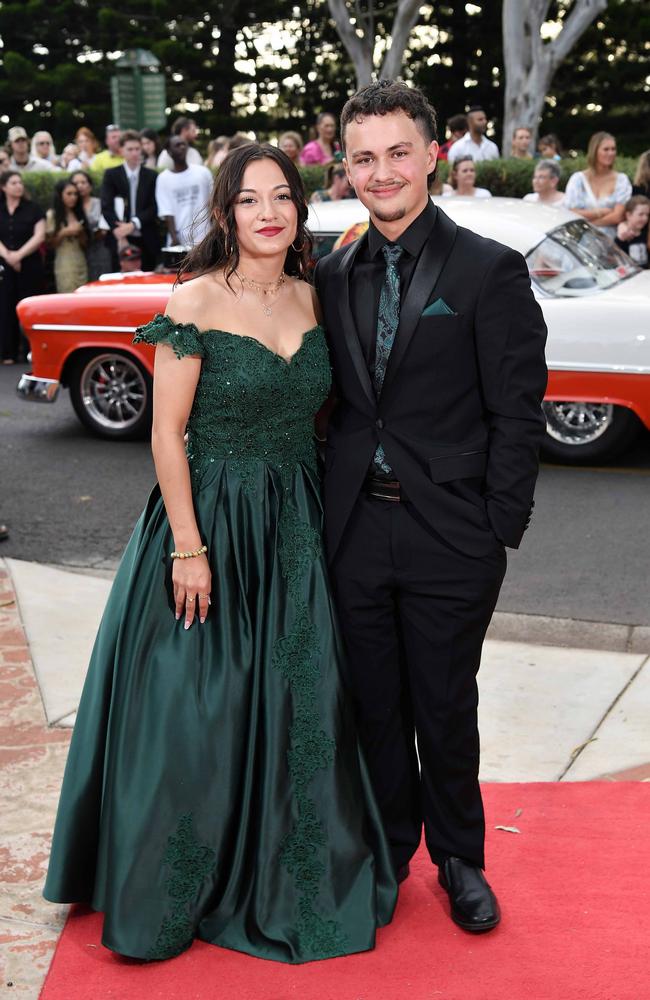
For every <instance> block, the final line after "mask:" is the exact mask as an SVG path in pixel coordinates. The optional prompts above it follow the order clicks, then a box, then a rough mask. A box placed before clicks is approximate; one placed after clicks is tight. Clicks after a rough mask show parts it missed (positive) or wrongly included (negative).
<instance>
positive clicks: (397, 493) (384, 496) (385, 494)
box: [364, 476, 406, 503]
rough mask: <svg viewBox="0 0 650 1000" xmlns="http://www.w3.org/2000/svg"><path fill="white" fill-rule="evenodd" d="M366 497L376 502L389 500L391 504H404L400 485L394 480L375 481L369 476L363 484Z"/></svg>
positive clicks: (375, 479)
mask: <svg viewBox="0 0 650 1000" xmlns="http://www.w3.org/2000/svg"><path fill="white" fill-rule="evenodd" d="M364 490H365V492H366V496H369V497H373V498H374V499H376V500H391V501H392V502H393V503H404V502H405V500H406V496H405V494H404V491H403V489H402V486H401V484H400V483H398V482H397V480H395V479H377V478H375V477H373V476H370V477H369V478H368V479H366V481H365V483H364Z"/></svg>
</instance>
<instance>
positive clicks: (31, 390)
mask: <svg viewBox="0 0 650 1000" xmlns="http://www.w3.org/2000/svg"><path fill="white" fill-rule="evenodd" d="M60 388H61V383H60V382H58V381H57V380H56V379H54V378H36V376H35V375H21V376H20V379H19V381H18V385H17V386H16V392H17V393H18V395H19V396H21V397H22V399H28V400H30V402H32V403H53V402H54V401H55V399H56V397H57V396H58V395H59V389H60Z"/></svg>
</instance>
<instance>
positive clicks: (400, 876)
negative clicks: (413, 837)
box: [395, 861, 411, 885]
mask: <svg viewBox="0 0 650 1000" xmlns="http://www.w3.org/2000/svg"><path fill="white" fill-rule="evenodd" d="M410 874H411V869H410V868H409V863H408V861H407V862H406V864H405V865H400V866H399V868H398V869H397V871H396V872H395V879H396V880H397V884H398V885H401V883H402V882H403V881H404V880H405V879H407V878H408V877H409V875H410Z"/></svg>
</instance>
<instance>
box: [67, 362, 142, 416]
mask: <svg viewBox="0 0 650 1000" xmlns="http://www.w3.org/2000/svg"><path fill="white" fill-rule="evenodd" d="M81 398H82V399H83V404H84V406H85V408H86V410H87V411H88V413H89V414H90V416H91V417H92V419H93V420H94V421H95V423H97V424H100V425H101V426H102V427H109V428H111V429H113V430H127V429H128V428H129V427H132V426H133V424H135V423H136V422H137V421H138V419H139V418H140V416H141V415H142V412H143V410H144V408H145V406H146V404H147V386H146V383H145V380H144V378H143V376H142V372H141V371H140V369H139V368H138V367H137V365H135V364H134V363H133V362H132V361H130V360H129V358H126V357H123V356H122V355H120V354H101V355H98V356H97V357H95V358H92V360H91V361H89V362H88V364H87V365H86V367H85V368H84V370H83V372H82V374H81Z"/></svg>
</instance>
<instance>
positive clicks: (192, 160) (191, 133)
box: [157, 117, 203, 170]
mask: <svg viewBox="0 0 650 1000" xmlns="http://www.w3.org/2000/svg"><path fill="white" fill-rule="evenodd" d="M198 134H199V130H198V128H197V127H196V122H195V121H194V119H193V118H185V117H181V118H177V119H176V121H175V122H174V124H173V125H172V130H171V136H170V138H173V137H174V136H176V135H178V136H180V137H181V139H184V140H185V143H186V145H187V162H188V163H189V164H196V165H197V166H199V165H203V157H202V156H201V154H200V153H199V151H198V149H195V147H194V145H193V144H194V141H195V139H196V137H197V135H198ZM157 166H158V169H159V170H171V168H172V166H173V161H172V158H171V156H170V155H169V152H168V150H167V149H163V151H162V152H161V154H160V156H159V157H158V164H157Z"/></svg>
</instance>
